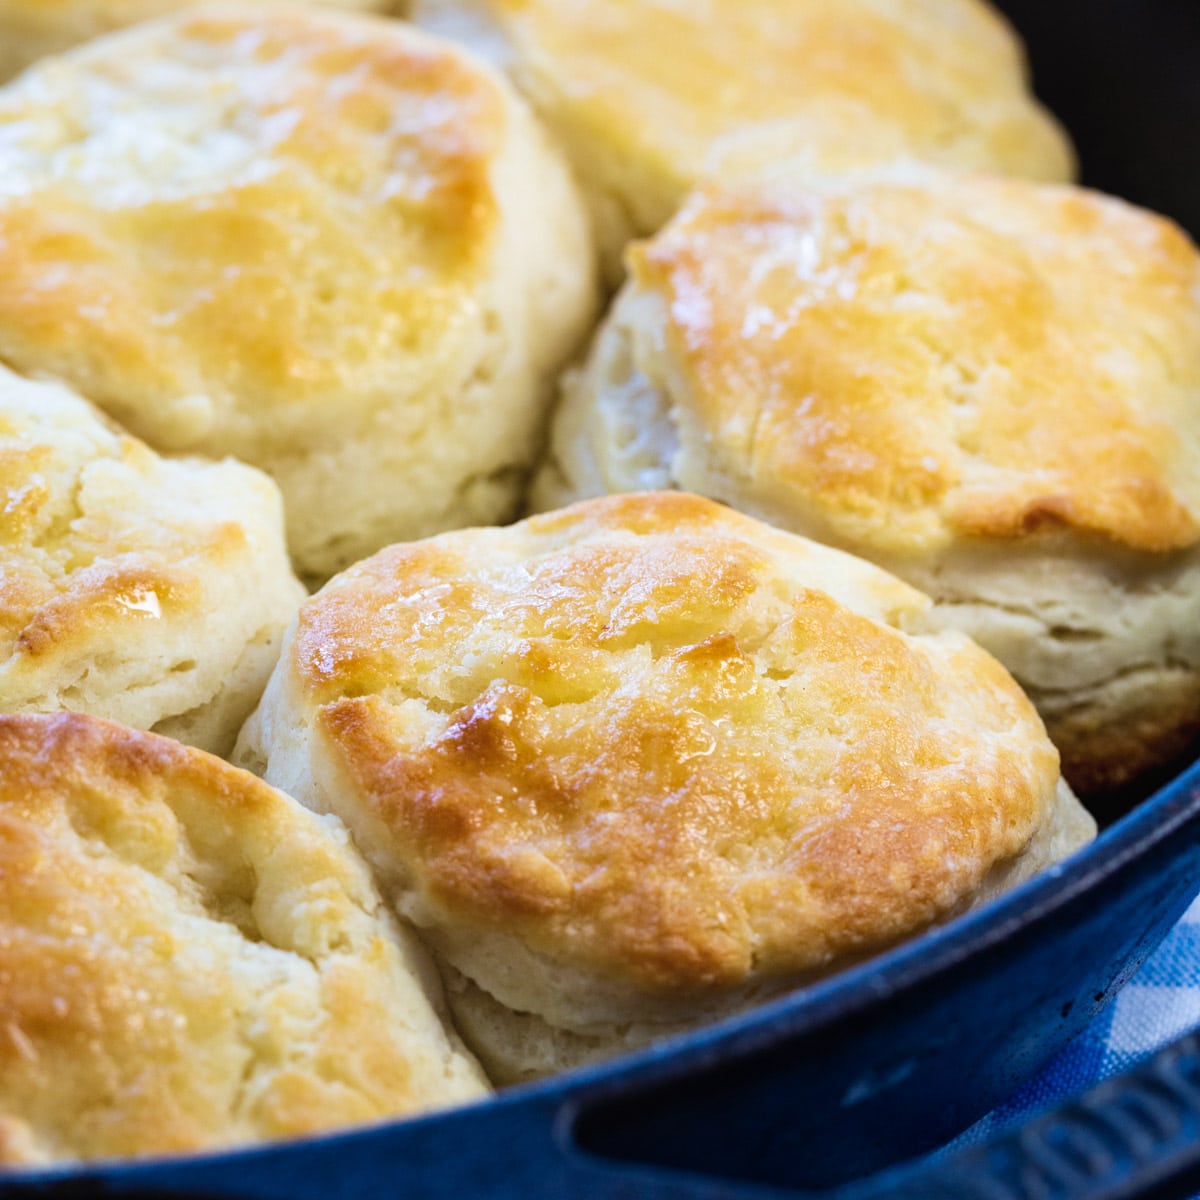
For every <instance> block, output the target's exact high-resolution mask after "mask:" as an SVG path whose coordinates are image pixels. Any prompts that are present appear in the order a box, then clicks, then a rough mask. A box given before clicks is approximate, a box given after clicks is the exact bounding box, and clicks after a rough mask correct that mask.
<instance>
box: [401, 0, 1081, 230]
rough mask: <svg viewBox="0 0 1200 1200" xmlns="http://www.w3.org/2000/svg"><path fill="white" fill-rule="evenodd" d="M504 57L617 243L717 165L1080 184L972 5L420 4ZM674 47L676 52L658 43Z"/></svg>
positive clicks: (813, 1) (442, 25)
mask: <svg viewBox="0 0 1200 1200" xmlns="http://www.w3.org/2000/svg"><path fill="white" fill-rule="evenodd" d="M409 7H410V10H411V13H412V16H413V18H414V19H415V20H417V21H418V22H420V23H423V24H425V25H426V26H427V27H428V28H431V29H434V30H436V31H438V32H442V33H445V34H447V35H449V36H452V37H458V38H461V39H462V40H463V41H465V42H466V43H467V44H468V45H470V46H472V47H473V48H474V49H476V50H477V51H479V52H480V53H482V54H484V55H485V56H487V57H489V58H491V59H492V60H493V61H494V62H497V63H498V64H500V65H502V66H503V67H505V68H506V69H507V70H508V72H509V74H510V75H511V77H512V78H513V79H514V81H515V82H516V83H517V85H518V86H519V87H520V88H521V89H522V91H523V92H524V94H525V95H526V96H527V97H529V99H530V100H531V101H532V103H533V104H534V106H535V107H536V108H537V109H538V111H539V113H540V114H541V115H542V117H543V118H544V119H545V120H546V121H547V122H548V124H549V125H550V126H551V127H552V128H553V129H554V130H555V132H556V133H557V134H558V135H559V138H560V140H561V141H562V142H563V144H564V145H565V146H566V147H567V149H568V152H569V153H570V154H571V157H572V161H573V163H574V165H575V168H576V170H577V171H578V172H579V174H580V176H581V178H583V179H584V180H585V182H586V183H587V185H588V187H589V191H590V193H591V197H592V202H593V210H594V212H595V213H596V215H597V218H598V221H599V223H600V226H601V232H602V238H603V240H606V241H608V242H610V243H612V244H611V245H610V246H609V250H610V253H611V252H614V251H618V252H619V248H620V247H619V243H620V241H621V238H622V235H623V236H624V240H628V237H629V236H630V235H632V234H647V233H652V232H654V230H656V229H658V228H659V227H660V226H661V225H662V224H663V223H664V222H665V221H666V220H667V218H668V217H669V216H670V215H671V214H672V212H673V211H674V210H675V208H676V207H677V206H678V204H679V201H680V200H681V199H682V197H683V195H684V194H685V192H686V191H687V190H688V189H689V188H690V187H691V186H692V185H693V184H694V183H695V182H696V181H697V180H698V179H699V178H700V177H702V175H704V174H705V173H706V172H708V171H713V170H716V171H719V172H720V174H721V175H722V177H728V175H729V174H730V172H731V171H744V170H747V169H752V168H756V167H758V166H761V165H762V162H763V160H764V159H765V160H771V159H774V158H777V157H779V156H780V155H784V156H786V157H789V158H792V159H795V160H796V161H798V162H800V163H803V165H804V166H805V168H806V169H807V170H810V171H812V172H815V173H817V174H825V173H828V172H830V171H845V170H851V169H855V168H861V167H864V166H871V165H876V164H878V163H881V162H889V161H895V160H908V159H915V160H920V161H928V162H936V163H944V164H946V165H952V166H957V167H965V168H982V169H989V170H995V171H999V172H1002V173H1012V174H1017V175H1024V176H1029V177H1032V178H1038V179H1051V180H1062V179H1067V178H1070V177H1071V175H1072V173H1073V170H1074V163H1073V158H1072V152H1071V148H1070V145H1069V143H1068V141H1067V139H1066V137H1065V135H1064V134H1063V132H1062V131H1061V129H1059V127H1058V126H1057V124H1056V123H1055V122H1054V120H1053V119H1052V118H1051V117H1050V116H1049V115H1048V114H1047V113H1045V112H1044V111H1043V110H1042V109H1041V108H1040V107H1039V106H1038V105H1037V103H1036V102H1035V101H1034V100H1033V99H1032V98H1031V96H1030V95H1029V92H1028V89H1027V79H1026V74H1027V73H1026V67H1025V62H1024V57H1023V52H1022V49H1021V46H1020V43H1019V41H1018V39H1017V38H1016V36H1015V34H1014V33H1013V31H1012V30H1011V29H1010V28H1009V27H1008V25H1007V24H1006V23H1005V22H1004V20H1003V19H1002V18H1001V17H1000V16H999V14H998V13H997V12H996V11H995V10H994V9H992V8H991V7H990V6H988V5H986V4H984V3H980V2H979V0H935V2H933V3H930V2H929V0H922V2H918V3H914V2H913V0H700V2H699V3H689V4H686V5H683V4H676V3H669V2H666V0H606V2H605V3H599V4H598V3H587V2H584V3H580V2H572V3H563V0H414V2H413V3H412V4H411V5H410V6H409ZM664 47H670V53H664Z"/></svg>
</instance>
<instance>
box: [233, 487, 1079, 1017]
mask: <svg viewBox="0 0 1200 1200" xmlns="http://www.w3.org/2000/svg"><path fill="white" fill-rule="evenodd" d="M926 608H927V601H926V600H925V598H924V597H922V596H921V595H920V594H919V593H917V592H915V591H913V590H912V589H910V588H908V587H907V586H905V585H904V584H901V583H900V582H899V581H898V580H895V579H894V578H892V577H890V576H888V575H886V574H884V573H883V572H881V571H879V570H877V569H875V568H873V567H871V566H869V565H868V564H866V563H862V562H860V561H858V560H855V559H851V558H849V557H848V556H845V555H842V554H840V553H838V552H836V551H833V550H830V549H828V548H825V547H821V546H818V545H816V544H814V543H809V542H805V541H803V540H801V539H797V538H794V537H791V536H789V535H787V534H783V533H779V532H777V531H774V530H772V529H769V528H768V527H766V526H764V525H762V524H760V523H758V522H756V521H752V520H750V519H748V518H745V517H742V516H739V515H738V514H735V513H733V512H730V511H729V510H727V509H724V508H722V507H721V506H719V505H716V504H713V503H711V502H709V501H706V500H701V499H699V498H697V497H693V496H686V495H679V494H671V493H665V494H657V495H639V496H627V497H612V498H608V499H604V500H598V501H593V502H589V503H585V504H581V505H577V506H575V507H572V508H569V509H566V510H563V511H561V512H558V513H553V514H549V515H547V516H544V517H538V518H534V519H532V520H530V521H526V522H523V523H521V524H520V525H517V526H513V527H510V528H508V529H500V530H474V531H469V532H464V533H459V534H450V535H444V536H443V537H441V538H437V539H433V540H431V541H428V542H424V543H417V544H413V545H407V546H397V547H391V548H389V549H388V550H385V551H383V552H381V553H380V554H379V555H377V556H375V557H374V558H373V559H371V560H369V561H367V562H365V563H363V564H359V565H358V566H356V567H355V568H352V569H351V570H350V571H348V572H346V573H345V574H343V575H341V576H339V577H338V578H337V579H336V580H334V581H333V582H332V583H331V584H330V585H329V586H328V587H327V588H326V589H325V590H324V591H323V592H321V593H320V594H319V595H317V596H316V597H314V598H313V599H312V600H310V601H309V602H308V604H306V605H305V606H304V608H303V609H302V611H301V615H300V618H299V621H298V625H297V627H296V630H295V633H294V636H293V637H292V639H291V641H290V643H289V644H288V646H287V648H286V649H285V652H284V655H283V657H282V659H281V663H280V667H279V669H278V670H277V672H276V675H275V676H274V678H273V680H272V683H271V685H270V687H269V689H268V692H267V694H266V696H265V698H264V703H263V705H262V706H261V707H260V709H259V712H258V713H257V714H256V715H255V717H254V718H252V720H251V722H250V723H249V725H248V726H247V729H246V731H245V732H244V734H243V740H242V744H241V749H240V753H241V755H242V756H243V758H244V761H247V762H252V763H254V764H256V765H257V766H258V767H259V769H263V770H265V774H266V778H268V779H270V780H272V781H274V782H277V783H278V784H280V785H285V786H288V787H289V788H291V789H294V794H296V795H297V796H298V797H300V798H301V799H302V800H304V802H306V803H309V804H310V805H312V806H313V807H316V808H318V809H329V810H333V811H337V812H338V813H339V814H340V815H342V816H343V818H344V819H345V820H346V821H347V823H348V824H349V825H350V827H351V829H352V830H353V831H354V833H355V837H356V840H357V841H358V842H359V844H360V845H361V846H362V847H363V848H364V852H365V853H366V854H367V856H368V858H369V859H370V861H371V862H372V864H373V866H374V867H375V868H376V870H377V871H378V872H379V873H380V877H381V879H382V880H383V881H384V886H385V889H386V890H387V891H388V893H389V895H390V896H391V897H392V898H393V899H394V901H395V903H396V904H397V906H398V908H399V909H400V911H402V912H403V913H404V914H405V915H406V916H407V917H409V918H410V919H411V920H413V921H414V923H415V924H416V925H417V926H418V928H420V929H421V931H422V934H423V936H424V937H425V938H426V939H427V941H428V942H429V943H430V944H431V945H433V946H434V947H435V949H436V950H437V952H438V953H439V955H440V956H441V957H442V959H443V961H445V962H447V963H449V964H450V965H451V966H453V967H454V968H456V969H457V970H459V971H461V972H462V973H463V974H464V975H465V976H467V977H469V978H470V979H472V980H473V981H474V982H475V983H477V984H478V985H479V986H480V987H482V988H484V989H485V990H486V991H487V992H488V993H489V994H491V995H492V996H493V997H495V998H496V999H497V1000H498V1001H500V1003H502V1004H503V1005H505V1006H507V1007H509V1008H512V1009H516V1010H519V1011H523V1012H534V1013H537V1014H539V1015H540V1016H542V1017H543V1018H545V1019H546V1020H547V1021H549V1022H551V1023H552V1024H554V1025H556V1026H561V1027H564V1028H574V1029H580V1028H584V1029H587V1028H591V1027H595V1026H597V1025H599V1026H606V1025H612V1024H621V1023H625V1024H627V1023H628V1022H629V1021H631V1020H638V1019H646V1020H650V1021H666V1020H670V1019H679V1020H688V1019H691V1020H695V1019H698V1015H707V1016H709V1017H711V1016H713V1015H715V1014H717V1013H719V1012H720V1011H721V1010H722V1007H723V1006H724V1007H726V1008H727V1007H728V1006H729V1005H731V1004H735V1003H738V1002H744V1001H745V999H746V997H747V996H748V995H751V994H754V993H755V992H756V991H760V992H761V991H763V990H770V989H771V988H772V987H774V988H776V989H777V988H778V987H780V986H785V985H787V984H789V983H790V984H792V985H794V984H795V982H797V981H798V980H801V979H803V978H806V977H811V976H812V975H814V974H820V973H824V972H826V971H828V970H830V969H833V968H834V967H836V966H838V965H843V964H845V963H846V962H847V961H852V960H853V959H854V958H856V957H859V956H861V955H863V954H867V953H870V952H872V951H875V950H878V949H879V948H881V947H883V946H886V945H888V944H890V943H892V942H894V941H897V940H899V939H900V938H902V937H904V936H906V935H908V934H911V933H912V932H914V931H916V930H918V929H920V928H923V927H925V926H927V925H928V924H929V923H931V922H933V921H936V920H938V919H941V918H942V917H944V916H946V915H948V914H950V913H953V912H956V911H959V910H961V908H962V907H964V906H965V905H966V904H968V903H970V901H971V899H972V897H973V896H974V895H975V894H976V892H977V891H979V889H981V888H982V887H983V886H984V883H985V880H988V879H989V878H990V877H991V875H992V873H993V872H994V871H996V870H997V868H1001V869H1003V868H1004V867H1006V866H1008V865H1011V864H1012V862H1014V861H1016V860H1018V859H1019V858H1020V857H1021V856H1022V854H1023V853H1024V852H1025V851H1026V849H1027V848H1028V847H1029V845H1030V844H1031V841H1032V840H1033V839H1034V838H1035V836H1036V835H1037V833H1038V831H1039V830H1040V829H1041V828H1042V827H1043V826H1044V825H1045V824H1047V823H1048V821H1049V818H1050V814H1051V813H1052V810H1053V808H1054V805H1055V795H1056V787H1057V786H1058V783H1059V775H1058V756H1057V753H1056V752H1055V750H1054V748H1053V747H1052V746H1051V744H1050V743H1049V741H1048V739H1047V738H1046V736H1045V733H1044V730H1043V728H1042V726H1041V723H1040V721H1039V719H1038V717H1037V714H1036V713H1035V711H1034V710H1033V708H1032V706H1031V705H1030V704H1029V702H1028V701H1027V700H1026V698H1025V697H1024V696H1023V695H1022V693H1021V692H1020V690H1019V689H1018V688H1017V686H1016V685H1015V684H1014V683H1013V681H1012V679H1011V678H1010V677H1009V676H1008V675H1007V673H1006V672H1005V671H1004V670H1003V668H1001V667H1000V666H999V664H998V663H996V662H995V660H994V659H992V658H991V657H990V656H988V655H987V654H985V653H983V652H982V651H980V650H979V649H978V647H976V646H975V645H973V644H972V643H970V642H969V641H967V640H966V639H964V638H961V637H958V636H956V635H945V636H926V635H924V634H911V635H910V634H909V633H906V632H904V629H905V628H911V627H914V626H915V625H917V624H919V622H920V621H921V619H922V614H923V613H924V612H925V611H926ZM1071 803H1072V804H1074V801H1073V798H1072V800H1071ZM1084 820H1085V824H1086V818H1085V819H1084ZM1072 844H1073V845H1075V844H1078V840H1076V841H1075V842H1073V843H1072Z"/></svg>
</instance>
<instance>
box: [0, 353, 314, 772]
mask: <svg viewBox="0 0 1200 1200" xmlns="http://www.w3.org/2000/svg"><path fill="white" fill-rule="evenodd" d="M0 497H2V503H0V711H8V712H14V711H15V712H50V711H55V710H58V709H74V710H78V711H81V712H88V713H93V714H95V715H97V716H102V717H109V718H112V719H113V720H118V721H123V722H125V723H126V724H129V725H135V726H137V727H138V728H141V729H149V728H155V729H157V730H159V731H160V732H163V733H170V734H171V735H172V736H175V737H178V738H181V739H182V740H184V741H188V742H191V743H193V744H195V745H198V746H200V747H202V748H204V749H207V750H212V751H214V752H217V753H228V752H229V751H230V750H231V749H232V748H233V743H234V740H235V739H236V737H237V733H238V730H239V729H240V728H241V726H242V723H243V722H244V721H245V719H246V717H247V716H249V714H250V710H251V709H253V707H254V706H255V704H257V703H258V698H259V696H260V695H261V694H262V689H263V687H264V685H265V684H266V682H267V677H268V676H269V675H270V673H271V668H272V667H273V666H274V665H275V659H276V656H277V655H278V653H279V643H280V638H281V636H282V634H283V630H284V627H285V626H286V625H287V623H288V622H289V621H290V620H291V619H292V617H293V616H294V615H295V612H296V609H297V607H298V606H299V603H300V600H301V599H302V598H303V596H304V589H303V588H302V587H301V586H300V584H299V582H298V581H297V579H296V577H295V576H294V575H293V574H292V570H291V566H290V564H289V563H288V557H287V550H286V548H285V546H284V538H283V513H282V510H281V506H280V501H279V491H278V489H277V488H276V487H275V485H274V484H273V483H272V482H271V481H270V480H269V479H268V478H267V477H266V476H265V475H263V474H261V473H260V472H258V471H255V470H254V469H253V468H251V467H245V466H242V465H241V464H239V463H234V462H222V463H212V462H202V461H199V460H196V459H176V460H172V459H165V458H160V457H159V456H158V455H157V454H155V453H154V452H153V451H152V450H150V449H148V448H147V447H146V446H144V445H143V444H142V443H141V442H138V441H136V440H135V439H133V438H130V437H126V436H123V435H121V434H120V433H118V432H116V431H115V430H114V429H113V428H111V427H110V426H109V424H108V423H107V422H106V421H105V420H104V419H103V418H102V417H101V415H100V414H99V413H98V412H97V411H96V410H95V409H93V408H92V406H91V405H90V404H88V403H87V402H86V401H84V400H81V399H80V398H79V397H78V396H75V395H73V394H72V393H70V392H69V391H67V390H66V389H65V388H63V387H61V386H59V385H57V384H51V383H35V382H30V381H29V380H25V379H21V378H19V377H18V376H15V375H13V374H11V373H10V372H8V371H5V370H3V368H0Z"/></svg>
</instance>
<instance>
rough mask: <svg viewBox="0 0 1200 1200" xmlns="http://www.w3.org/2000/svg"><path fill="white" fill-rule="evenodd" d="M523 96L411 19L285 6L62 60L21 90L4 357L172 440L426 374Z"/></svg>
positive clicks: (343, 418)
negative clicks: (512, 97)
mask: <svg viewBox="0 0 1200 1200" xmlns="http://www.w3.org/2000/svg"><path fill="white" fill-rule="evenodd" d="M506 103H507V101H506V98H505V95H504V94H503V93H502V91H501V85H500V83H499V81H498V80H496V79H494V78H493V77H492V76H491V75H489V74H487V73H486V72H485V71H484V69H483V68H480V67H476V66H475V65H474V64H472V63H471V62H469V61H468V60H467V59H466V58H465V57H464V56H462V55H461V54H459V53H458V52H457V51H455V50H454V49H453V48H452V47H450V46H447V45H442V44H440V43H438V42H435V41H433V40H432V39H429V38H427V37H425V36H424V35H422V34H420V33H418V32H417V31H414V30H411V29H409V28H408V27H406V26H404V25H402V24H400V23H398V22H384V21H378V20H373V19H369V18H366V17H352V16H341V15H336V16H335V15H329V14H325V15H315V14H314V15H309V14H306V13H304V12H302V11H295V10H293V11H288V10H286V9H283V10H272V9H268V10H267V11H265V12H258V13H254V12H251V13H237V12H235V11H234V10H232V9H229V10H222V9H214V10H211V11H204V10H201V11H199V12H190V13H184V14H181V15H179V16H177V17H172V18H168V19H165V20H162V21H159V22H156V23H153V24H150V25H145V26H141V27H139V28H137V29H134V30H131V31H128V32H126V33H124V34H119V35H116V36H114V37H112V38H108V39H105V40H103V41H100V42H97V43H94V44H93V45H91V46H87V47H84V48H81V49H79V50H76V51H73V52H71V53H70V54H68V55H66V56H64V57H63V58H62V59H59V60H55V61H52V62H49V63H47V64H46V65H45V66H44V67H42V68H39V69H35V70H33V71H31V72H30V73H28V74H26V75H25V76H22V77H21V78H20V79H19V80H17V81H16V82H14V83H13V84H10V85H9V86H8V87H7V88H6V89H4V90H3V91H0V276H3V278H4V280H5V286H4V287H3V289H0V356H2V357H3V358H4V359H5V360H6V361H8V362H9V363H11V364H13V365H15V366H16V367H17V368H18V369H22V370H26V371H30V372H33V371H38V372H45V373H51V374H54V375H57V376H59V377H61V378H65V379H67V380H68V381H70V382H72V383H73V384H74V385H75V386H76V387H78V388H79V390H81V391H82V392H84V394H86V395H88V396H89V398H91V399H93V400H95V401H97V402H98V403H100V404H102V405H103V406H104V407H106V408H107V409H109V410H110V411H112V412H114V413H117V414H119V415H122V416H127V415H128V413H130V412H137V413H138V414H139V415H140V417H141V420H142V424H141V425H139V429H143V428H144V426H145V425H146V423H147V422H149V423H150V424H152V425H153V426H154V429H155V434H154V436H155V437H156V439H159V438H161V439H162V440H164V441H166V442H167V444H169V445H185V444H188V443H189V442H190V441H193V440H194V439H195V436H196V435H197V434H198V433H202V432H203V431H205V430H207V429H208V428H210V427H212V426H214V425H216V424H217V423H218V422H219V421H224V422H227V423H228V425H229V435H230V437H231V438H233V439H235V440H236V438H237V436H238V434H239V432H243V431H244V427H245V426H259V427H261V426H262V425H264V424H265V425H266V426H267V427H268V428H267V431H266V434H265V435H264V436H266V437H267V438H268V439H269V438H270V437H272V436H275V437H279V438H284V437H286V434H287V431H288V429H289V428H290V426H289V421H291V420H295V419H299V418H300V417H302V418H303V421H304V423H305V426H306V428H308V429H309V430H310V431H311V429H312V428H313V421H314V413H313V411H312V410H313V406H317V408H318V409H320V408H321V405H322V402H326V403H325V407H326V408H327V409H329V411H327V412H326V413H325V414H324V419H325V420H326V421H327V422H328V425H329V427H330V428H336V427H338V426H339V424H341V425H343V426H344V424H345V423H346V422H347V421H348V420H350V419H351V414H348V413H347V412H346V405H345V403H344V400H345V397H346V396H356V397H359V398H360V400H361V403H363V404H365V405H368V406H369V405H370V404H371V403H374V402H375V401H376V400H377V399H378V396H377V393H378V392H379V389H380V388H381V387H383V388H384V389H385V390H387V389H392V390H393V391H394V390H397V389H399V390H403V389H404V388H408V389H409V390H416V389H419V387H420V386H421V384H422V382H423V380H424V375H423V373H428V372H431V371H434V370H436V369H437V368H438V367H439V365H440V363H441V359H442V358H443V357H444V356H445V355H446V354H452V352H453V346H454V344H455V342H454V339H455V330H456V329H457V328H459V327H460V326H461V325H462V322H463V320H464V319H465V317H466V315H467V314H468V312H469V309H470V306H471V302H472V300H471V292H472V288H473V287H474V286H475V285H476V284H477V282H478V280H479V278H480V277H481V275H482V274H483V273H484V272H485V271H486V270H487V268H488V263H489V260H490V249H491V245H492V240H493V235H494V232H495V225H496V221H497V211H496V203H495V198H494V195H493V192H492V187H491V183H490V178H489V170H490V168H491V166H492V164H493V161H494V158H495V156H496V154H497V153H498V150H499V147H500V145H501V142H502V138H503V135H504V130H505V121H506V116H507V110H506V108H505V104H506ZM389 394H391V392H389ZM238 398H241V399H242V400H243V401H244V402H245V404H244V411H239V410H238V409H237V406H236V404H235V403H234V401H235V399H238ZM334 400H336V401H340V403H337V404H334V403H332V402H333V401H334ZM263 405H271V406H277V410H278V411H277V412H276V414H275V419H274V420H273V421H272V422H264V421H263V417H262V412H261V408H262V406H263ZM159 410H163V411H159ZM296 410H300V413H299V414H297V411H296ZM147 436H149V434H147Z"/></svg>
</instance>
